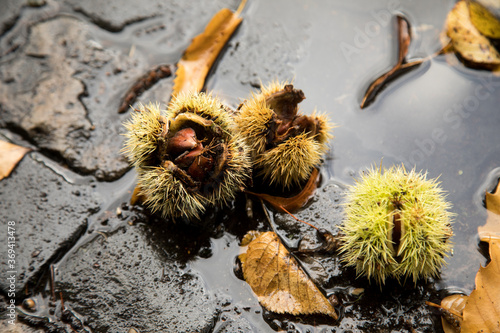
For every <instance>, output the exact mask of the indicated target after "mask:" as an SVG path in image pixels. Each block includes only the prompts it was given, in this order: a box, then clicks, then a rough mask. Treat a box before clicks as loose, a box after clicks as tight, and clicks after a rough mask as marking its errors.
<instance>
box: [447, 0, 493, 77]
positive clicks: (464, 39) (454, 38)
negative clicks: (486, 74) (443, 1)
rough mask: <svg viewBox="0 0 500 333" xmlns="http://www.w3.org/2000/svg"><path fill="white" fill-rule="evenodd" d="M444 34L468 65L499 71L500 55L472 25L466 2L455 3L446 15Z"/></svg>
mask: <svg viewBox="0 0 500 333" xmlns="http://www.w3.org/2000/svg"><path fill="white" fill-rule="evenodd" d="M446 33H447V35H448V37H449V38H450V39H451V43H452V45H453V49H454V50H455V52H457V53H458V54H459V55H460V56H461V57H462V58H463V59H464V60H465V61H466V62H467V63H468V64H469V65H474V66H477V67H480V68H485V69H489V70H492V71H499V70H500V54H499V53H498V51H497V50H496V49H495V47H494V46H493V45H492V43H491V41H490V40H489V39H488V38H486V37H485V36H484V35H482V34H481V32H480V31H479V30H478V29H477V28H476V27H475V26H474V24H473V23H472V21H471V15H470V13H469V8H468V6H467V3H466V1H464V0H462V1H459V2H457V3H456V4H455V7H453V9H452V10H451V11H450V13H449V14H448V17H447V19H446Z"/></svg>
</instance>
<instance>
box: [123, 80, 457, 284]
mask: <svg viewBox="0 0 500 333" xmlns="http://www.w3.org/2000/svg"><path fill="white" fill-rule="evenodd" d="M304 98H305V97H304V93H303V92H302V91H301V90H298V89H295V88H294V87H293V85H292V84H289V83H287V82H283V83H278V82H274V83H271V84H269V85H267V86H264V87H263V88H262V89H261V91H260V92H259V93H256V94H253V95H252V96H251V97H250V98H248V99H247V100H244V101H243V103H242V104H241V105H240V106H239V107H238V108H237V110H231V109H230V108H228V107H227V106H225V105H224V104H223V103H222V102H221V101H220V100H219V99H218V98H216V97H213V96H212V95H210V94H205V93H180V94H178V95H176V96H174V97H173V98H172V101H171V102H170V104H169V105H168V108H167V109H165V110H164V109H161V108H160V106H159V105H158V104H149V105H141V106H139V108H138V109H136V110H135V111H134V113H133V114H132V117H131V120H130V121H129V122H128V123H126V124H125V127H126V128H127V130H128V131H127V133H126V142H125V148H124V152H125V154H126V155H127V157H128V158H129V160H130V162H131V164H132V165H133V166H134V167H135V169H136V170H137V174H138V185H137V186H138V188H139V189H140V195H141V196H142V197H143V203H144V205H145V206H147V207H148V208H149V209H150V210H151V211H153V212H159V213H160V214H161V215H162V216H163V217H165V218H168V219H175V218H179V217H184V218H187V219H193V218H200V216H201V214H202V213H203V212H205V210H206V209H207V208H208V207H214V206H224V205H226V204H227V203H228V202H230V201H231V200H233V199H234V198H235V195H236V193H238V192H240V191H242V190H244V189H245V188H246V187H247V186H248V185H249V184H251V183H252V178H254V176H257V177H258V178H259V179H262V180H263V181H264V182H266V184H270V185H272V186H274V187H276V188H279V189H281V190H284V191H286V190H288V189H290V188H292V187H297V186H299V187H300V186H301V185H302V184H304V183H305V182H306V181H307V180H308V179H309V178H310V177H311V173H312V172H313V170H314V168H316V167H318V166H319V165H320V164H321V160H322V156H323V154H324V153H325V152H326V150H327V143H328V140H329V138H330V137H331V134H330V133H329V132H330V130H331V128H332V127H333V126H332V124H330V123H329V121H328V119H327V118H326V117H325V116H323V115H315V114H313V115H310V116H308V115H302V114H300V113H299V108H298V104H299V103H300V102H301V101H302V100H304ZM346 199H347V200H346V204H345V215H346V219H345V221H344V223H343V225H342V226H341V227H340V236H339V239H340V244H341V246H340V248H339V254H340V255H341V259H342V261H344V262H345V263H346V264H347V265H348V266H353V267H355V268H356V271H357V272H358V274H359V275H365V276H367V277H368V278H371V279H374V280H375V281H376V282H377V283H378V284H384V283H385V280H386V279H387V278H395V279H398V280H406V279H411V280H413V281H414V282H415V283H416V281H417V279H419V278H421V277H429V276H437V275H438V274H439V269H440V268H441V266H442V265H443V264H445V257H446V256H448V253H449V252H450V251H451V243H450V241H449V238H450V237H451V236H452V230H451V224H450V223H451V213H449V209H450V204H449V203H448V202H446V200H445V196H444V194H443V191H442V190H441V188H440V187H439V184H438V182H437V181H435V180H427V179H426V174H422V173H418V172H415V170H411V171H410V172H408V171H406V169H405V168H404V167H403V166H400V167H392V168H389V169H384V170H382V168H373V169H372V170H371V171H370V172H368V173H367V174H365V175H362V177H361V180H360V181H358V182H357V183H356V184H355V185H354V186H351V187H350V189H349V191H348V193H347V196H346Z"/></svg>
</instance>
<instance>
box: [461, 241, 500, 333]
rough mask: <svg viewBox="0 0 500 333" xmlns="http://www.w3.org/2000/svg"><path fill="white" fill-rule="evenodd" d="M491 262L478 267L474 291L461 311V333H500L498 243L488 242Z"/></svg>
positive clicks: (499, 246)
mask: <svg viewBox="0 0 500 333" xmlns="http://www.w3.org/2000/svg"><path fill="white" fill-rule="evenodd" d="M490 258H491V261H490V263H489V264H488V265H486V267H480V268H479V272H478V273H477V275H476V289H474V290H473V291H472V293H471V294H470V296H469V298H468V299H467V304H466V305H465V308H464V311H463V322H462V332H500V283H498V281H499V280H500V242H499V241H491V242H490Z"/></svg>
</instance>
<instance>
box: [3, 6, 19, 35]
mask: <svg viewBox="0 0 500 333" xmlns="http://www.w3.org/2000/svg"><path fill="white" fill-rule="evenodd" d="M22 6H23V2H22V1H18V0H4V1H2V7H3V8H2V10H1V11H0V35H1V34H3V33H4V31H6V30H7V29H9V28H11V27H12V26H13V25H14V23H15V22H16V19H17V18H18V17H19V14H20V12H21V8H22Z"/></svg>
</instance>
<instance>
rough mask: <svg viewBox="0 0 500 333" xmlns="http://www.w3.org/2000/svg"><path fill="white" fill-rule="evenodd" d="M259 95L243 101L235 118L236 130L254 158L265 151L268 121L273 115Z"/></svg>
mask: <svg viewBox="0 0 500 333" xmlns="http://www.w3.org/2000/svg"><path fill="white" fill-rule="evenodd" d="M261 95H262V94H259V95H253V98H252V99H250V100H248V101H247V102H245V104H243V106H242V108H241V109H240V113H239V115H238V117H236V119H235V122H236V127H237V129H238V132H239V133H241V135H242V136H243V138H245V141H246V143H247V145H248V146H249V147H250V154H251V155H252V158H254V159H255V158H256V157H257V156H258V155H259V154H262V153H263V152H264V151H265V149H266V144H267V133H268V130H269V123H270V121H271V120H272V119H273V118H274V117H275V115H274V112H273V110H271V109H270V108H269V107H267V106H266V102H265V99H264V98H262V97H261Z"/></svg>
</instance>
